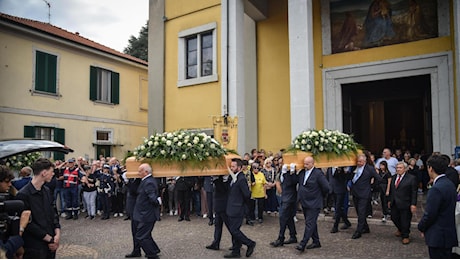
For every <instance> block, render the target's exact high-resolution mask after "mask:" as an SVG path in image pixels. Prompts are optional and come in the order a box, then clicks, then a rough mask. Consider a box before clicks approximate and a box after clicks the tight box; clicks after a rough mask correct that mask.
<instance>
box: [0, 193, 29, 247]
mask: <svg viewBox="0 0 460 260" xmlns="http://www.w3.org/2000/svg"><path fill="white" fill-rule="evenodd" d="M9 197H10V195H9V194H8V193H0V239H1V240H2V241H6V240H8V238H9V237H10V236H15V235H19V220H20V217H21V213H22V211H23V210H24V202H23V201H21V200H9Z"/></svg>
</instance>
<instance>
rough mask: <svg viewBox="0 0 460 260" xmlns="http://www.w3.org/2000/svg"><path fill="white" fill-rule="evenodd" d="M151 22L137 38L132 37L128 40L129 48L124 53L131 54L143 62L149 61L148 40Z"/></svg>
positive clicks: (142, 29)
mask: <svg viewBox="0 0 460 260" xmlns="http://www.w3.org/2000/svg"><path fill="white" fill-rule="evenodd" d="M148 25H149V22H148V21H147V23H146V24H145V26H143V27H142V28H141V30H140V32H139V36H138V37H137V38H136V37H135V36H133V35H131V37H130V38H129V40H128V46H127V47H126V48H125V49H124V50H123V53H125V54H129V55H131V56H134V57H136V58H139V59H141V60H145V61H148V59H149V57H148V47H149V44H148V38H149V26H148Z"/></svg>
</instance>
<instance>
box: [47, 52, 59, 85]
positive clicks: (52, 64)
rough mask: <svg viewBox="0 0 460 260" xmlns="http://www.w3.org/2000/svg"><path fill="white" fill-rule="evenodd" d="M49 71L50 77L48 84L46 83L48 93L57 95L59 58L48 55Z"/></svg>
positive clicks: (48, 77)
mask: <svg viewBox="0 0 460 260" xmlns="http://www.w3.org/2000/svg"><path fill="white" fill-rule="evenodd" d="M46 57H47V61H48V64H47V69H48V71H47V72H48V76H47V79H48V80H47V83H46V86H45V87H46V92H48V93H57V92H56V77H57V75H56V73H57V56H55V55H51V54H47V55H46Z"/></svg>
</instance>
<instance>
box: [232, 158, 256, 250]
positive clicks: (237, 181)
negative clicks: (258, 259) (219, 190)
mask: <svg viewBox="0 0 460 260" xmlns="http://www.w3.org/2000/svg"><path fill="white" fill-rule="evenodd" d="M242 166H243V162H242V161H241V159H238V158H236V159H232V163H231V166H230V169H231V171H232V172H233V173H234V176H232V177H233V180H232V181H231V183H230V190H229V194H228V200H227V209H226V213H227V217H228V227H229V231H230V234H231V235H232V239H233V240H234V245H233V247H232V252H231V253H229V254H227V255H224V257H225V258H240V257H241V255H240V249H241V245H242V244H244V245H246V246H247V247H248V249H247V250H246V257H250V256H251V255H252V253H253V252H254V248H255V247H256V242H255V241H252V240H251V239H249V238H248V237H246V235H245V234H243V232H241V230H240V228H241V224H242V223H243V216H244V208H245V204H246V203H247V202H248V200H249V199H250V197H251V192H250V191H249V187H248V183H247V180H246V178H245V177H244V173H243V172H242V170H241V168H242Z"/></svg>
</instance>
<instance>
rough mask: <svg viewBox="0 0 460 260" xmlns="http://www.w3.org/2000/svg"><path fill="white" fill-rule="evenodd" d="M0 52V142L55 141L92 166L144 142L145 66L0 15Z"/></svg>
mask: <svg viewBox="0 0 460 260" xmlns="http://www.w3.org/2000/svg"><path fill="white" fill-rule="evenodd" d="M0 46H1V49H0V61H1V66H0V79H1V81H0V138H2V139H10V138H23V137H32V138H39V139H47V140H55V141H58V142H60V143H63V144H65V145H67V146H69V147H71V148H72V149H74V151H75V152H74V153H72V154H69V155H67V156H68V157H69V156H70V157H77V156H83V157H86V159H93V158H98V157H99V155H101V154H102V155H104V156H116V157H118V158H123V157H124V155H125V153H126V152H127V151H128V150H132V149H133V148H134V147H136V146H137V145H138V144H139V143H141V142H142V141H143V139H142V138H143V137H146V136H147V129H148V124H147V113H148V111H147V110H148V102H147V101H148V100H147V91H148V90H147V89H148V68H147V62H145V61H142V60H140V59H137V58H135V57H132V56H129V55H126V54H123V53H120V52H117V51H115V50H113V49H110V48H108V47H106V46H103V45H100V44H98V43H96V42H93V41H91V40H89V39H86V38H84V37H81V36H80V35H79V34H78V33H71V32H68V31H65V30H63V29H61V28H58V27H56V26H53V25H51V24H47V23H42V22H38V21H33V20H29V19H24V18H19V17H14V16H10V15H6V14H1V13H0ZM47 155H48V156H50V157H51V158H53V159H64V155H63V154H53V153H49V154H47Z"/></svg>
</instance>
